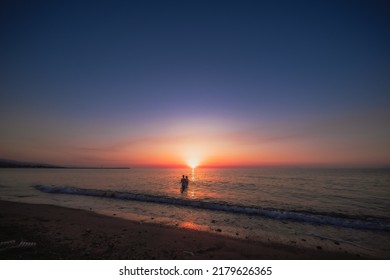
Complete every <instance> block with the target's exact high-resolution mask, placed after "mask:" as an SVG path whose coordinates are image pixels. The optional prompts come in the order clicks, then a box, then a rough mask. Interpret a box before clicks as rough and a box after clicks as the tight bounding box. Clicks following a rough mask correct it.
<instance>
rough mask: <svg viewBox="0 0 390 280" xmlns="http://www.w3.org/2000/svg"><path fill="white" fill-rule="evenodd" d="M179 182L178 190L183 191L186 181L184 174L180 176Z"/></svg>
mask: <svg viewBox="0 0 390 280" xmlns="http://www.w3.org/2000/svg"><path fill="white" fill-rule="evenodd" d="M180 183H181V189H180V192H181V193H183V192H184V189H185V188H186V187H187V181H186V178H185V177H184V175H183V177H182V178H181V180H180Z"/></svg>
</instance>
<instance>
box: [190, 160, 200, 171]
mask: <svg viewBox="0 0 390 280" xmlns="http://www.w3.org/2000/svg"><path fill="white" fill-rule="evenodd" d="M187 164H188V166H189V167H191V168H192V169H194V168H196V167H197V166H198V165H199V162H198V161H197V160H195V159H190V160H188V161H187Z"/></svg>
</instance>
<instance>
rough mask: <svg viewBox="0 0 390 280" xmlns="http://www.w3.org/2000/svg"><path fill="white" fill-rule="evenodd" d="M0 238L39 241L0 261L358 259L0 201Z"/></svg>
mask: <svg viewBox="0 0 390 280" xmlns="http://www.w3.org/2000/svg"><path fill="white" fill-rule="evenodd" d="M0 209H1V212H0V225H1V230H0V242H2V241H8V240H16V241H21V240H23V241H27V242H35V243H36V247H35V248H30V249H13V250H7V251H3V252H0V259H9V260H12V259H50V260H51V259H68V260H78V259H92V260H95V259H138V260H139V259H142V260H153V259H206V260H208V259H210V260H211V259H296V260H299V259H301V260H309V259H310V260H311V259H318V260H319V259H327V260H340V259H360V258H362V257H361V256H358V255H356V254H353V253H350V252H345V251H344V252H342V251H340V252H333V251H326V250H323V249H322V248H317V249H308V248H300V247H296V246H290V245H285V244H277V243H270V242H265V241H249V240H243V239H238V238H234V237H227V236H223V235H221V234H218V233H209V232H202V231H196V230H191V229H183V228H176V227H169V226H164V225H158V224H151V223H140V222H136V221H131V220H125V219H122V218H117V217H109V216H104V215H101V214H97V213H94V212H89V211H87V210H80V209H72V208H65V207H60V206H53V205H44V204H27V203H20V202H10V201H3V200H0Z"/></svg>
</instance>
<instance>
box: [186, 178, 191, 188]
mask: <svg viewBox="0 0 390 280" xmlns="http://www.w3.org/2000/svg"><path fill="white" fill-rule="evenodd" d="M185 180H186V188H188V184H189V183H190V180H189V179H188V176H186V179H185Z"/></svg>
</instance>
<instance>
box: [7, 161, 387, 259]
mask: <svg viewBox="0 0 390 280" xmlns="http://www.w3.org/2000/svg"><path fill="white" fill-rule="evenodd" d="M183 174H184V175H187V176H188V177H189V179H190V185H189V187H188V188H187V189H186V190H185V191H184V192H181V191H180V189H181V186H180V179H181V176H182V175H183ZM0 199H3V200H10V201H20V202H29V203H41V204H53V205H59V206H65V207H71V208H79V209H85V210H89V211H95V212H98V213H101V214H104V215H110V216H117V217H122V218H125V219H132V220H136V221H139V222H151V223H158V224H164V225H168V226H174V227H182V228H191V229H195V230H202V231H208V232H213V233H215V234H221V235H228V236H233V237H235V238H243V239H249V240H257V241H262V242H278V243H285V244H289V245H292V246H297V247H307V248H312V249H315V250H323V249H327V250H333V251H340V250H342V251H347V252H352V253H354V254H356V255H359V256H361V257H363V258H364V257H374V258H389V257H390V170H389V169H321V168H312V169H303V168H236V169H233V168H225V169H223V168H220V169H219V168H212V169H206V168H197V169H168V168H167V169H138V168H134V169H0Z"/></svg>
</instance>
